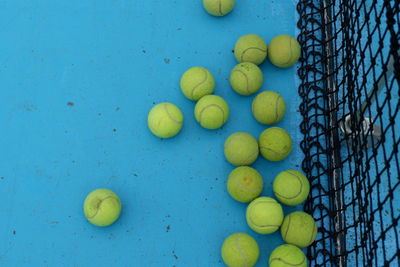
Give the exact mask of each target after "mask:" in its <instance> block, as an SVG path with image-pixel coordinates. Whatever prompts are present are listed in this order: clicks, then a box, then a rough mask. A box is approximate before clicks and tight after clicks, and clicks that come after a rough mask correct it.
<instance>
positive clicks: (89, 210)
mask: <svg viewBox="0 0 400 267" xmlns="http://www.w3.org/2000/svg"><path fill="white" fill-rule="evenodd" d="M83 212H84V214H85V217H86V219H88V221H89V222H91V223H92V224H94V225H97V226H108V225H110V224H113V223H114V222H115V221H116V220H117V219H118V217H119V215H120V213H121V200H120V199H119V197H118V196H117V195H116V194H115V193H114V192H113V191H111V190H108V189H96V190H94V191H92V192H91V193H90V194H89V195H88V196H87V197H86V199H85V202H84V203H83Z"/></svg>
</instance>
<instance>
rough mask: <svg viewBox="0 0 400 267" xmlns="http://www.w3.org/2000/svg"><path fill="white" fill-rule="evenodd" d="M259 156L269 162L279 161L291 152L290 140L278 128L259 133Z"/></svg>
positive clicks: (286, 133)
mask: <svg viewBox="0 0 400 267" xmlns="http://www.w3.org/2000/svg"><path fill="white" fill-rule="evenodd" d="M258 143H259V146H260V152H261V155H262V156H263V157H264V158H266V159H267V160H270V161H281V160H284V159H285V158H286V157H287V156H289V154H290V152H291V151H292V138H291V137H290V135H289V133H288V132H287V131H285V130H284V129H282V128H279V127H271V128H268V129H266V130H265V131H264V132H262V133H261V135H260V137H259V140H258Z"/></svg>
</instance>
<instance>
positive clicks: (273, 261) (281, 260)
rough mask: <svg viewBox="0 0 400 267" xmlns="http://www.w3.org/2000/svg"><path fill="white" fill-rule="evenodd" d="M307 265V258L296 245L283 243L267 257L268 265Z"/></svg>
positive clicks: (276, 266)
mask: <svg viewBox="0 0 400 267" xmlns="http://www.w3.org/2000/svg"><path fill="white" fill-rule="evenodd" d="M292 266H296V267H307V258H306V255H304V253H303V251H301V249H299V248H298V247H296V246H293V245H290V244H285V245H281V246H279V247H277V248H275V249H274V251H272V253H271V255H270V257H269V267H292Z"/></svg>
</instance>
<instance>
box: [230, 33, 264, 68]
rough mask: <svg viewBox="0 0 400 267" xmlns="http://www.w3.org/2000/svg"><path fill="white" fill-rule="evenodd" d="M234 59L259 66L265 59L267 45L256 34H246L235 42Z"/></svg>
mask: <svg viewBox="0 0 400 267" xmlns="http://www.w3.org/2000/svg"><path fill="white" fill-rule="evenodd" d="M234 53H235V57H236V60H237V61H238V62H240V63H241V62H251V63H254V64H256V65H260V64H261V63H263V62H264V60H265V58H266V57H267V44H266V43H265V41H264V39H263V38H261V37H260V36H258V35H257V34H247V35H243V36H242V37H240V38H239V40H237V42H236V45H235V50H234Z"/></svg>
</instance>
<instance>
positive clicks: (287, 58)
mask: <svg viewBox="0 0 400 267" xmlns="http://www.w3.org/2000/svg"><path fill="white" fill-rule="evenodd" d="M300 53H301V48H300V44H299V42H297V40H296V39H294V38H293V37H291V36H290V35H286V34H282V35H278V36H276V37H275V38H274V39H272V41H271V43H270V44H269V47H268V58H269V61H271V63H272V64H274V65H275V66H277V67H280V68H288V67H290V66H292V65H294V64H295V63H296V62H297V61H298V60H299V58H300Z"/></svg>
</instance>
